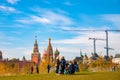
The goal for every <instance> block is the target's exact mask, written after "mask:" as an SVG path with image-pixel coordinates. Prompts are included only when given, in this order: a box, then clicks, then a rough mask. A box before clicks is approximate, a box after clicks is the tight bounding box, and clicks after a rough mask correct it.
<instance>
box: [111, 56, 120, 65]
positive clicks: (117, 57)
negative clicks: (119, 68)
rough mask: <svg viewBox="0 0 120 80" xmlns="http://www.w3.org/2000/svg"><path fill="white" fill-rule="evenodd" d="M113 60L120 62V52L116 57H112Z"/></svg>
mask: <svg viewBox="0 0 120 80" xmlns="http://www.w3.org/2000/svg"><path fill="white" fill-rule="evenodd" d="M112 62H113V63H116V64H120V54H116V55H115V57H114V58H113V59H112Z"/></svg>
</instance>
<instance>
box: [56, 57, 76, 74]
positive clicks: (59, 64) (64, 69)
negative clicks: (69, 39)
mask: <svg viewBox="0 0 120 80" xmlns="http://www.w3.org/2000/svg"><path fill="white" fill-rule="evenodd" d="M55 66H56V74H57V75H59V74H74V73H75V72H76V71H78V65H77V62H76V61H73V62H72V61H70V62H69V63H67V62H66V60H65V58H64V56H62V58H61V60H59V57H57V58H56V64H55Z"/></svg>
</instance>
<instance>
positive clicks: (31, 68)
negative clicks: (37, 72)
mask: <svg viewBox="0 0 120 80" xmlns="http://www.w3.org/2000/svg"><path fill="white" fill-rule="evenodd" d="M30 73H31V74H33V66H31V67H30Z"/></svg>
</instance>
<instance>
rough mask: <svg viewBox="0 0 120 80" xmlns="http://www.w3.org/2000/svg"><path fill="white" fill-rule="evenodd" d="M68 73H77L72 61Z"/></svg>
mask: <svg viewBox="0 0 120 80" xmlns="http://www.w3.org/2000/svg"><path fill="white" fill-rule="evenodd" d="M68 73H69V74H74V73H75V68H74V64H73V62H72V61H70V63H69V68H68Z"/></svg>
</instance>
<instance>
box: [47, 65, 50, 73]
mask: <svg viewBox="0 0 120 80" xmlns="http://www.w3.org/2000/svg"><path fill="white" fill-rule="evenodd" d="M47 72H48V73H49V72H50V65H49V64H48V65H47Z"/></svg>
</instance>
